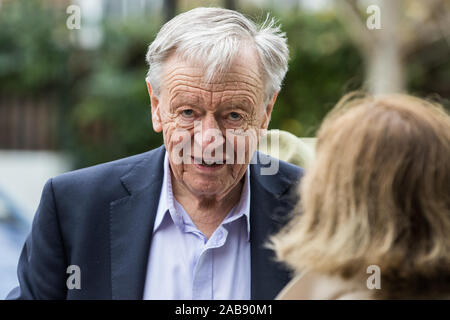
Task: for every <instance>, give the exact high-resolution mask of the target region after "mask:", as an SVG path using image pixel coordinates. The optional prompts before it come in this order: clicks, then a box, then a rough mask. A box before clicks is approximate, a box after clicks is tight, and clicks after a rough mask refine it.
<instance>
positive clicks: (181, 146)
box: [169, 130, 192, 165]
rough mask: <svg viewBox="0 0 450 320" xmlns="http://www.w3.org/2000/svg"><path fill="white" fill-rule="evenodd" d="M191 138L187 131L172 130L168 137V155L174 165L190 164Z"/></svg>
mask: <svg viewBox="0 0 450 320" xmlns="http://www.w3.org/2000/svg"><path fill="white" fill-rule="evenodd" d="M191 141H192V136H191V133H190V132H189V131H187V130H173V131H172V132H171V136H170V142H169V153H170V156H171V159H172V163H173V164H174V165H181V164H190V163H191V162H192V161H191V156H192V150H191V145H192V143H191Z"/></svg>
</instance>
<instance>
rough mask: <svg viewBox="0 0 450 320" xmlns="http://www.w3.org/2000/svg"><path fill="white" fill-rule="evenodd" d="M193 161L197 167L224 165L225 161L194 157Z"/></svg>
mask: <svg viewBox="0 0 450 320" xmlns="http://www.w3.org/2000/svg"><path fill="white" fill-rule="evenodd" d="M192 163H193V164H194V165H195V166H196V167H200V168H211V169H213V168H219V167H222V166H224V165H225V164H224V163H225V161H222V162H216V161H215V160H213V159H194V157H192Z"/></svg>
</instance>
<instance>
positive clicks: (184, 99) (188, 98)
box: [169, 90, 201, 110]
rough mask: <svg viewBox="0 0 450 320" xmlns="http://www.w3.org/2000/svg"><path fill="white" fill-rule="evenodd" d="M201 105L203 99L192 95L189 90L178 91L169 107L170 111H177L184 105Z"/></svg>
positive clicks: (171, 99)
mask: <svg viewBox="0 0 450 320" xmlns="http://www.w3.org/2000/svg"><path fill="white" fill-rule="evenodd" d="M199 103H201V97H198V96H194V95H192V93H191V92H188V91H187V90H186V91H185V90H177V91H176V92H175V94H174V95H173V96H172V97H171V98H170V101H169V106H170V109H171V110H172V109H175V108H177V107H179V106H180V105H182V104H187V105H198V104H199Z"/></svg>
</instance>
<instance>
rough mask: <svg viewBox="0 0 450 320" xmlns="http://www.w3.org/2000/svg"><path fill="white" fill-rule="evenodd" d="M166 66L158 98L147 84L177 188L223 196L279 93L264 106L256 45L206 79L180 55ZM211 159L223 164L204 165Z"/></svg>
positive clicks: (237, 175) (243, 167)
mask: <svg viewBox="0 0 450 320" xmlns="http://www.w3.org/2000/svg"><path fill="white" fill-rule="evenodd" d="M163 70H164V71H163V75H162V78H161V92H160V95H159V97H156V96H154V95H153V94H152V93H151V88H150V87H149V91H150V95H151V100H152V101H151V102H152V121H153V127H154V129H155V131H157V132H160V131H163V136H164V144H165V147H166V149H167V150H168V152H169V159H170V167H171V171H172V180H173V182H174V184H178V185H176V186H175V187H178V190H183V191H184V192H189V193H191V194H193V195H194V196H196V197H199V198H202V197H206V198H213V199H216V200H220V199H223V197H224V196H225V195H227V194H228V193H229V192H230V191H231V190H232V189H233V188H234V187H236V186H237V185H238V183H239V181H240V180H241V178H242V177H243V175H244V173H245V171H246V169H247V166H248V163H249V161H250V157H251V155H252V154H253V152H254V150H255V149H256V143H257V141H258V139H259V134H260V132H261V131H260V130H261V129H266V128H267V126H268V123H269V120H270V114H271V112H272V107H273V104H274V102H275V98H276V95H275V96H274V97H273V99H271V101H270V102H269V105H268V106H267V107H266V105H265V104H264V98H265V97H264V83H263V81H262V79H261V76H260V73H259V68H258V63H257V58H256V55H255V52H254V51H253V50H246V51H242V53H241V54H240V55H239V57H238V59H236V60H235V61H234V63H233V66H232V68H231V69H230V70H229V71H228V72H227V73H226V74H225V75H223V76H222V77H220V78H216V80H214V79H213V80H211V81H209V82H208V83H205V82H204V80H203V77H202V76H203V74H204V69H203V68H202V67H200V66H196V65H194V64H191V63H187V62H185V61H183V60H181V59H180V58H179V57H177V56H172V57H170V58H169V59H168V60H167V61H166V62H165V64H164V69H163ZM220 136H221V137H220ZM227 148H228V150H227ZM227 156H228V157H227ZM232 158H233V159H232ZM181 159H183V161H180V160H181ZM218 159H220V160H221V161H217V160H218ZM211 160H216V162H222V164H220V163H219V164H213V165H211V166H208V165H206V164H204V163H209V162H210V161H211ZM230 162H233V163H230Z"/></svg>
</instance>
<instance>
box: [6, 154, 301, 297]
mask: <svg viewBox="0 0 450 320" xmlns="http://www.w3.org/2000/svg"><path fill="white" fill-rule="evenodd" d="M165 152H166V150H165V148H164V146H161V147H159V148H157V149H154V150H151V151H148V152H146V153H143V154H139V155H136V156H132V157H129V158H125V159H121V160H117V161H113V162H110V163H106V164H101V165H97V166H94V167H90V168H85V169H81V170H77V171H73V172H69V173H65V174H63V175H61V176H58V177H56V178H53V179H50V180H49V181H48V182H47V183H46V185H45V187H44V190H43V193H42V198H41V202H40V204H39V207H38V209H37V212H36V215H35V217H34V220H33V225H32V229H31V232H30V235H29V236H28V238H27V240H26V242H25V244H24V247H23V250H22V253H21V256H20V259H19V264H18V268H17V273H18V278H19V287H17V288H15V289H13V290H12V291H11V292H10V293H9V295H8V297H7V298H8V299H142V297H143V292H144V284H145V277H146V273H147V262H148V256H149V249H150V245H151V240H152V230H153V225H154V222H155V215H156V211H157V207H158V203H159V196H160V193H161V186H162V180H163V171H164V169H163V162H164V155H165ZM257 154H258V155H259V156H260V157H268V156H267V155H264V154H262V153H257ZM260 157H258V158H260ZM266 161H267V159H266V160H265V161H264V162H262V163H267V162H266ZM250 166H251V170H250V172H251V176H250V183H251V198H250V199H251V200H250V201H251V202H250V210H251V213H250V241H251V244H250V248H251V249H250V250H251V298H252V299H273V298H274V297H275V296H276V295H277V294H278V292H279V291H280V290H281V289H282V288H283V287H284V286H285V285H286V284H287V282H288V281H289V280H290V279H291V275H290V273H289V272H288V270H286V269H285V268H284V267H283V266H282V265H281V264H279V263H276V262H275V261H274V259H273V257H274V255H273V252H272V251H271V250H268V249H266V248H265V247H264V244H265V243H266V241H267V237H268V235H270V234H272V233H274V232H276V231H277V230H278V229H279V228H280V227H281V226H282V225H283V224H284V223H286V222H287V220H288V214H289V212H290V211H291V210H292V209H293V207H294V206H295V203H296V201H297V200H298V199H297V197H296V196H295V195H296V192H295V191H296V189H297V188H296V187H297V183H298V181H299V180H300V178H301V176H302V174H303V170H302V169H301V168H299V167H296V166H294V165H291V164H289V163H286V162H283V161H280V165H279V171H278V174H276V175H272V176H269V175H261V174H260V168H261V167H262V164H261V163H260V162H258V163H257V164H250ZM69 265H77V266H79V267H80V270H81V289H68V287H67V285H66V281H67V279H68V277H69V276H70V274H68V273H67V268H68V266H69Z"/></svg>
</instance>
